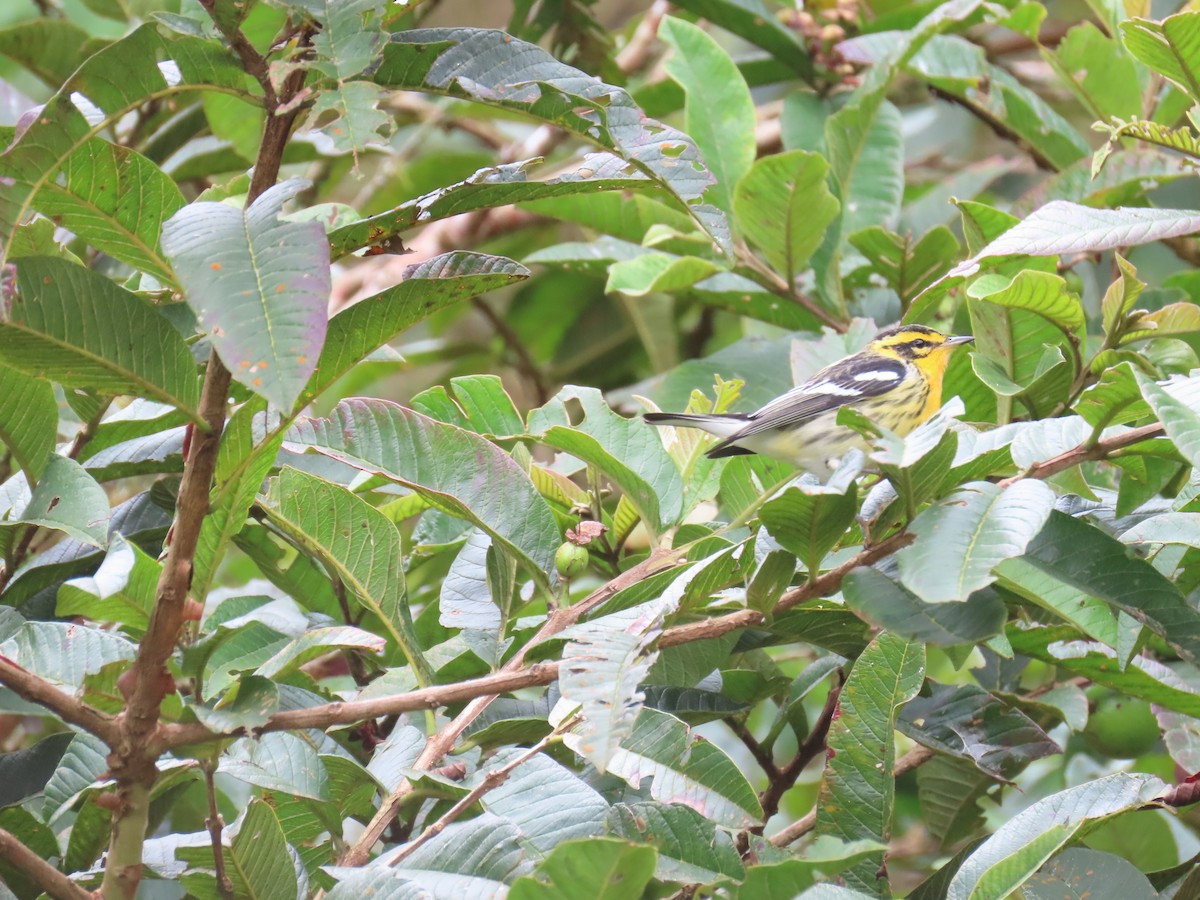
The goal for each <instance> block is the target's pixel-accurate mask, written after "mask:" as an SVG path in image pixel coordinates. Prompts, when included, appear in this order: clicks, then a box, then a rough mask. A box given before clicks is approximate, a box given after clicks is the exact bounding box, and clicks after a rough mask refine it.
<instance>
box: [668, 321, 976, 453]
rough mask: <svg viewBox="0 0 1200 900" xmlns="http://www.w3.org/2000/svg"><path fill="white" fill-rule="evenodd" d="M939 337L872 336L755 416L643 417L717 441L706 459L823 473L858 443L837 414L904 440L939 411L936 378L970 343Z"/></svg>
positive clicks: (901, 329)
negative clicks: (850, 414)
mask: <svg viewBox="0 0 1200 900" xmlns="http://www.w3.org/2000/svg"><path fill="white" fill-rule="evenodd" d="M973 340H974V338H973V337H971V336H969V335H960V336H949V337H948V336H946V335H944V334H942V333H941V332H939V331H934V330H933V329H932V328H926V327H925V326H924V325H899V326H896V327H894V328H888V329H886V330H884V331H881V332H879V334H877V335H876V336H875V339H874V340H872V341H871V343H869V344H867V346H866V347H864V348H863V349H862V350H860V351H859V352H858V353H855V354H854V355H853V356H847V357H846V358H845V359H840V360H838V361H837V362H835V363H833V364H832V365H829V366H826V367H825V368H824V369H822V370H821V371H820V372H818V373H817V374H816V375H814V376H813V377H812V378H810V379H809V380H808V381H806V382H804V384H801V385H798V386H796V387H794V388H792V389H791V390H790V391H788V392H787V393H786V394H784V395H783V396H781V397H777V398H776V399H774V400H772V401H771V402H770V403H768V404H767V405H766V406H764V407H763V408H762V409H760V410H758V411H757V412H752V413H749V414H745V413H742V414H737V413H726V414H723V415H688V414H673V413H646V415H645V419H646V421H647V422H650V423H651V424H653V425H681V426H684V427H686V428H699V429H700V430H702V431H707V432H708V433H709V434H711V435H714V436H715V437H718V438H720V439H721V440H720V442H719V443H717V444H716V445H715V446H714V447H713V448H712V449H711V450H709V451H708V454H707V455H708V456H709V457H710V458H713V459H717V458H720V457H722V456H739V455H741V454H744V453H761V454H763V455H764V456H772V457H775V458H776V459H782V460H785V461H787V462H791V463H795V464H796V465H798V466H800V467H801V468H802V469H805V470H806V471H809V472H813V473H814V474H827V473H828V472H829V469H830V462H831V461H832V460H836V459H839V458H840V457H841V456H842V455H843V454H844V453H845V452H846V451H847V450H849V449H850V448H851V447H858V448H860V449H865V447H866V445H865V442H864V441H863V439H862V437H861V436H860V435H859V434H857V433H856V432H854V431H852V430H851V429H849V428H846V427H845V426H842V425H838V424H837V411H838V410H839V409H840V408H841V407H843V406H853V407H854V408H855V409H857V410H858V411H859V412H861V413H862V414H863V415H864V416H866V417H867V418H868V419H870V420H871V421H872V422H875V423H876V424H878V425H881V426H883V427H884V428H887V429H888V430H889V431H893V432H895V433H896V434H899V435H905V434H908V433H909V432H910V431H912V430H913V429H914V428H916V427H917V426H918V425H920V424H921V423H922V422H924V421H925V420H926V419H928V418H929V417H930V416H931V415H933V414H934V413H935V412H936V411H937V410H938V408H939V407H940V406H941V405H942V376H943V375H944V374H945V372H946V365H947V363H949V362H950V354H951V353H953V352H954V348H955V347H958V346H961V345H962V344H967V343H970V342H971V341H973Z"/></svg>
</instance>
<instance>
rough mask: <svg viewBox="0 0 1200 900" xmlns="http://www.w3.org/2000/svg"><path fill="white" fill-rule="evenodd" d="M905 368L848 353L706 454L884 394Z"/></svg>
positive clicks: (883, 359)
mask: <svg viewBox="0 0 1200 900" xmlns="http://www.w3.org/2000/svg"><path fill="white" fill-rule="evenodd" d="M906 371H907V370H906V368H905V365H904V363H902V362H901V361H900V360H898V359H889V358H888V357H872V358H871V359H870V360H869V361H866V360H864V359H862V358H861V357H850V358H849V359H844V360H841V361H839V362H836V363H834V364H833V365H832V366H829V367H827V368H825V369H822V370H821V371H820V372H818V373H817V374H816V375H814V376H813V377H812V378H810V379H809V380H808V381H806V382H805V383H804V384H801V385H798V386H796V387H794V388H792V389H791V390H790V391H788V392H787V393H786V394H783V395H782V396H780V397H776V398H775V399H774V400H772V401H771V402H770V403H768V404H767V405H766V406H764V407H763V408H762V409H760V410H758V411H756V412H752V413H750V415H749V416H747V424H746V426H745V427H744V428H742V429H741V430H740V431H738V432H737V433H736V434H732V435H730V436H729V437H728V438H726V439H725V440H723V441H722V442H721V443H719V444H717V445H716V446H715V447H713V448H712V450H710V451H709V454H710V455H712V454H714V453H719V452H720V451H721V450H722V449H724V448H726V447H732V446H733V445H735V444H737V443H738V442H739V441H741V440H745V439H746V438H748V437H752V436H753V435H756V434H762V433H763V432H764V431H774V430H775V429H778V428H795V427H796V426H798V425H802V424H804V423H805V422H807V421H809V420H811V419H815V418H816V417H817V416H819V415H821V414H822V413H827V412H831V411H833V410H835V409H839V408H840V407H843V406H846V405H847V404H849V403H857V402H859V401H861V400H865V399H867V398H868V397H877V396H879V395H880V394H886V393H887V392H888V391H890V390H893V389H894V388H895V387H896V385H898V384H899V383H900V382H901V380H902V379H903V378H904V375H905V373H906Z"/></svg>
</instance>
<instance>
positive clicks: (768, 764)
mask: <svg viewBox="0 0 1200 900" xmlns="http://www.w3.org/2000/svg"><path fill="white" fill-rule="evenodd" d="M725 724H726V725H728V726H729V730H730V731H732V732H733V734H734V736H735V737H736V738H737V739H738V740H739V741H741V742H742V744H743V745H744V746H745V748H746V749H747V750H749V751H750V755H751V756H753V757H754V761H755V762H756V763H758V767H759V768H760V769H762V770H763V771H764V772H765V773H766V774H767V778H768V780H769V781H770V782H774V781H775V779H776V778H778V777H779V767H778V766H777V765H775V760H774V759H773V758H772V756H771V754H770V753H768V752H767V748H766V747H764V746H763V745H762V744H760V743H759V742H758V739H757V738H755V737H754V735H753V734H751V733H750V729H749V728H747V727H746V723H745V722H741V721H739V720H737V719H726V720H725Z"/></svg>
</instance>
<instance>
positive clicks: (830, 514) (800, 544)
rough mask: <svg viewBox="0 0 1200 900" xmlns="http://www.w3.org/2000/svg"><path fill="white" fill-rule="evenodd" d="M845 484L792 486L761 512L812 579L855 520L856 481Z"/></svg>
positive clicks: (764, 506) (856, 503)
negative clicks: (836, 485)
mask: <svg viewBox="0 0 1200 900" xmlns="http://www.w3.org/2000/svg"><path fill="white" fill-rule="evenodd" d="M843 487H847V488H848V489H847V490H846V491H845V492H839V491H838V490H837V489H836V488H834V487H827V486H825V485H809V484H797V485H793V486H792V487H789V488H788V489H787V490H786V491H784V492H783V493H782V494H780V495H779V496H777V497H775V498H774V499H773V500H771V501H769V502H767V503H765V504H764V505H763V507H762V508H761V509H760V510H759V511H758V517H759V518H760V519H761V520H762V523H763V525H765V526H766V528H767V531H768V532H770V534H771V537H773V538H775V540H777V541H778V542H779V543H780V545H781V546H782V547H783V548H784V549H785V550H789V551H791V552H792V553H794V554H796V556H797V557H799V558H800V561H801V562H802V563H804V568H805V569H806V570H807V572H808V577H809V578H810V579H813V578H815V577H816V576H817V575H818V574H819V573H820V571H821V560H823V559H824V558H825V554H827V553H828V552H829V551H830V550H832V549H833V548H834V547H835V546H837V544H838V542H839V541H840V540H841V539H842V537H843V535H844V534H845V532H846V529H847V528H849V527H850V525H851V524H852V523H853V522H854V515H855V513H856V511H857V510H858V491H857V490H856V488H855V484H854V482H853V481H851V482H850V484H849V485H843Z"/></svg>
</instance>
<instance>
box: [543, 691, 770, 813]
mask: <svg viewBox="0 0 1200 900" xmlns="http://www.w3.org/2000/svg"><path fill="white" fill-rule="evenodd" d="M566 742H567V744H568V746H571V745H572V743H573V742H574V737H573V736H572V735H570V734H568V735H567V737H566ZM608 771H609V772H610V773H611V774H613V775H616V776H618V777H620V778H623V779H624V780H625V781H626V782H628V783H629V785H630V787H633V788H635V789H636V788H640V787H642V786H643V779H649V780H650V796H651V797H653V798H654V799H655V800H658V801H659V802H660V803H681V804H683V805H685V806H690V807H691V808H692V809H694V810H696V811H697V812H699V813H700V814H701V815H703V816H704V817H705V818H707V819H709V820H711V821H712V822H714V823H716V824H717V825H720V826H722V827H724V828H731V829H739V828H749V827H750V826H751V825H753V824H755V823H756V822H758V821H759V820H760V819H761V818H762V808H761V807H760V806H759V803H758V797H757V796H756V795H755V793H754V790H753V788H751V787H750V784H749V782H748V781H746V777H745V775H743V774H742V772H741V770H740V769H739V768H738V766H737V765H736V764H735V763H734V762H733V760H731V759H730V758H729V757H728V756H726V755H725V753H724V752H723V751H721V750H720V749H719V748H718V747H717V746H716V745H715V744H710V743H708V742H707V741H704V740H701V739H697V738H694V737H693V735H692V732H691V729H689V728H688V727H687V726H686V725H684V724H683V723H682V722H680V721H679V720H678V719H676V718H675V717H674V716H669V715H667V714H666V713H662V712H658V711H657V710H651V709H643V710H642V711H641V712H640V713H639V714H638V717H637V721H636V722H635V723H634V727H633V733H632V734H630V735H629V737H627V738H625V740H624V741H623V742H622V744H621V747H620V749H618V750H617V752H616V753H615V754H614V755H613V757H612V759H611V760H610V761H609V765H608Z"/></svg>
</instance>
